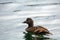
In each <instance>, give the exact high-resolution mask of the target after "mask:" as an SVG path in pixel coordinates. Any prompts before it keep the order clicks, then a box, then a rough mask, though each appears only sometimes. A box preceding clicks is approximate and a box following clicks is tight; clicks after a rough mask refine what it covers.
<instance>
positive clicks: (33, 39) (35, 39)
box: [23, 32, 52, 40]
mask: <svg viewBox="0 0 60 40" xmlns="http://www.w3.org/2000/svg"><path fill="white" fill-rule="evenodd" d="M23 33H24V34H25V35H24V38H25V40H52V39H51V38H47V37H44V36H42V35H40V36H37V35H35V36H32V35H33V34H32V33H29V32H28V33H26V32H23Z"/></svg>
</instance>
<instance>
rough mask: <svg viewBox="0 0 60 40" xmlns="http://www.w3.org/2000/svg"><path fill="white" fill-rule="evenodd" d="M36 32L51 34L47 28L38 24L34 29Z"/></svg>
mask: <svg viewBox="0 0 60 40" xmlns="http://www.w3.org/2000/svg"><path fill="white" fill-rule="evenodd" d="M34 32H36V33H46V34H51V33H50V32H49V31H48V29H47V28H44V27H42V26H38V27H37V28H36V30H35V31H34Z"/></svg>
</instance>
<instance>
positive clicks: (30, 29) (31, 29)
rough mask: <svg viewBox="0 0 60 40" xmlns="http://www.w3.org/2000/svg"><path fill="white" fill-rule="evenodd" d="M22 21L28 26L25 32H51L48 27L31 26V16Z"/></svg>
mask: <svg viewBox="0 0 60 40" xmlns="http://www.w3.org/2000/svg"><path fill="white" fill-rule="evenodd" d="M23 23H27V24H28V27H27V28H26V31H27V32H31V33H34V34H44V35H46V34H51V33H50V32H49V31H48V29H46V28H44V27H42V26H33V20H32V19H31V18H27V19H26V21H24V22H23Z"/></svg>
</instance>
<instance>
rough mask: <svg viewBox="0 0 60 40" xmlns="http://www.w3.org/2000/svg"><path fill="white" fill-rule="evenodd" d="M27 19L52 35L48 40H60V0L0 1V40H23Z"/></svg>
mask: <svg viewBox="0 0 60 40" xmlns="http://www.w3.org/2000/svg"><path fill="white" fill-rule="evenodd" d="M28 17H30V18H32V19H33V20H34V25H35V26H36V25H41V26H44V27H46V28H48V30H49V31H50V32H52V33H53V35H50V36H49V38H51V39H48V40H60V0H0V40H25V39H24V34H23V32H25V28H26V27H27V24H23V23H22V22H23V21H24V20H25V19H26V18H28Z"/></svg>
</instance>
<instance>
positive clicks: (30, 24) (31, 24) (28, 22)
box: [23, 18, 33, 26]
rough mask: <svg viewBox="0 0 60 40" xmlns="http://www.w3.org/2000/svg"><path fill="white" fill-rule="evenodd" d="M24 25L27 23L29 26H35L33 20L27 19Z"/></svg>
mask: <svg viewBox="0 0 60 40" xmlns="http://www.w3.org/2000/svg"><path fill="white" fill-rule="evenodd" d="M23 23H27V24H28V26H33V20H32V19H31V18H27V19H26V21H24V22H23Z"/></svg>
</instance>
